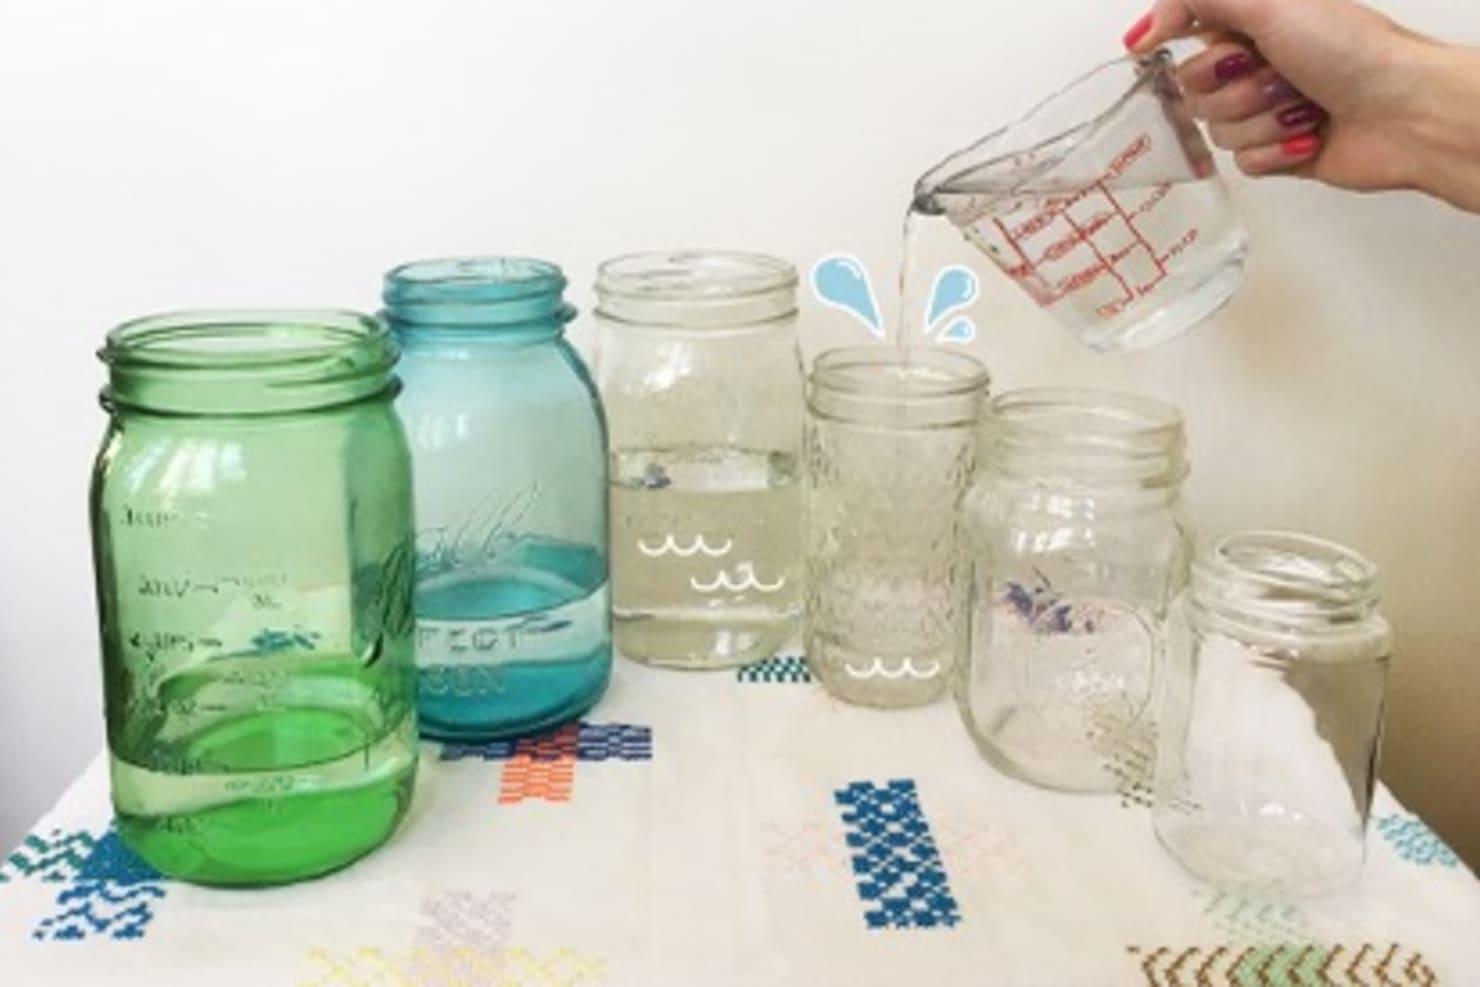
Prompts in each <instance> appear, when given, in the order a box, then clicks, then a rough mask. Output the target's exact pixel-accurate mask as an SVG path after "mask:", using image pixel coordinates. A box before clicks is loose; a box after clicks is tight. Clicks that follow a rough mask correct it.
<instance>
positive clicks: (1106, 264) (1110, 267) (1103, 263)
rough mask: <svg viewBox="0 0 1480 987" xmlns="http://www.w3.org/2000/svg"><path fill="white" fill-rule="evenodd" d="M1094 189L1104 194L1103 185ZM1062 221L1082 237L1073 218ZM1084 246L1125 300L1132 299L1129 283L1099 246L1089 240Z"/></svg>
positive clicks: (1107, 195)
mask: <svg viewBox="0 0 1480 987" xmlns="http://www.w3.org/2000/svg"><path fill="white" fill-rule="evenodd" d="M1096 187H1098V188H1099V189H1100V191H1102V192H1104V186H1103V185H1098V184H1097V186H1096ZM1106 197H1107V198H1110V196H1109V193H1106ZM1110 201H1111V202H1114V201H1115V200H1114V199H1113V198H1110ZM1116 208H1117V209H1119V208H1120V207H1119V206H1116ZM1064 221H1065V222H1066V223H1068V224H1069V226H1070V227H1072V228H1073V230H1074V232H1075V233H1076V234H1078V235H1080V236H1084V230H1083V229H1082V228H1081V227H1080V226H1079V224H1078V223H1076V222H1074V219H1073V217H1071V216H1068V215H1065V216H1064ZM1084 245H1085V246H1086V247H1088V248H1089V249H1090V250H1091V251H1093V252H1094V255H1095V260H1097V261H1099V262H1100V264H1099V266H1100V267H1101V268H1102V269H1103V270H1104V271H1106V272H1107V273H1108V274H1109V275H1110V276H1111V277H1112V278H1114V279H1115V281H1116V283H1117V284H1119V285H1120V287H1121V290H1122V291H1124V292H1125V297H1126V299H1127V300H1129V299H1131V298H1132V297H1134V295H1133V293H1132V292H1131V284H1130V282H1129V281H1127V280H1126V279H1125V276H1124V275H1123V274H1121V273H1120V271H1118V270H1116V268H1115V264H1114V263H1113V262H1111V261H1108V260H1106V259H1105V255H1104V254H1102V253H1100V248H1099V245H1098V244H1096V243H1095V242H1094V241H1093V240H1090V239H1086V240H1085V241H1084ZM1090 280H1091V281H1093V280H1094V279H1093V278H1091V279H1090ZM1071 290H1073V289H1069V288H1064V289H1062V294H1068V293H1069V292H1070V291H1071Z"/></svg>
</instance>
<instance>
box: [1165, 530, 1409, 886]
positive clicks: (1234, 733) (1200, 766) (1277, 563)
mask: <svg viewBox="0 0 1480 987" xmlns="http://www.w3.org/2000/svg"><path fill="white" fill-rule="evenodd" d="M1376 579H1377V567H1376V566H1374V565H1373V564H1372V563H1371V562H1369V561H1367V560H1366V559H1365V558H1363V557H1362V556H1360V555H1358V554H1357V553H1356V552H1354V551H1352V550H1351V549H1349V548H1346V547H1344V546H1341V545H1337V544H1334V543H1332V542H1329V541H1324V540H1322V539H1319V538H1312V537H1310V536H1308V535H1300V534H1291V533H1287V532H1274V531H1250V532H1242V533H1239V534H1234V535H1229V536H1227V537H1225V538H1223V539H1221V540H1220V541H1218V542H1217V543H1216V544H1215V545H1213V546H1212V548H1211V550H1209V551H1208V552H1206V553H1205V554H1203V555H1202V556H1201V557H1199V559H1198V560H1197V562H1196V564H1194V566H1193V569H1192V581H1191V584H1190V585H1189V587H1188V590H1187V593H1186V594H1185V595H1184V596H1183V599H1182V601H1181V603H1180V605H1179V606H1178V608H1177V617H1176V619H1175V620H1174V621H1173V629H1174V632H1173V635H1172V644H1171V647H1170V648H1169V656H1168V662H1167V672H1166V675H1165V687H1164V690H1163V695H1162V699H1161V703H1160V712H1159V716H1158V722H1159V739H1158V756H1157V768H1156V801H1155V808H1154V810H1153V820H1154V822H1155V826H1156V832H1157V835H1158V836H1159V838H1160V839H1161V842H1162V843H1163V845H1165V846H1166V848H1167V849H1168V850H1169V851H1171V853H1172V855H1173V856H1174V857H1176V858H1177V860H1179V861H1181V863H1182V864H1183V865H1184V866H1185V867H1186V868H1187V869H1188V870H1189V871H1191V872H1192V873H1193V874H1195V875H1197V876H1198V877H1201V878H1204V879H1206V880H1208V881H1211V882H1214V883H1216V884H1218V885H1221V886H1224V887H1231V888H1237V889H1241V890H1247V891H1251V892H1257V893H1262V894H1317V893H1323V892H1328V891H1333V890H1337V889H1339V888H1341V887H1343V886H1345V885H1348V884H1350V883H1352V882H1353V881H1354V880H1355V879H1356V878H1357V876H1358V875H1359V873H1360V871H1361V868H1362V862H1363V856H1364V849H1363V848H1364V842H1365V836H1366V826H1367V814H1368V810H1369V809H1370V807H1371V804H1372V789H1373V786H1374V784H1375V783H1376V770H1377V755H1378V747H1379V744H1380V741H1381V736H1382V725H1383V714H1384V710H1385V705H1386V695H1387V671H1388V662H1389V658H1390V656H1391V653H1392V633H1391V631H1390V629H1389V627H1388V624H1387V621H1385V620H1384V619H1383V618H1382V615H1381V614H1379V613H1378V611H1377V590H1376Z"/></svg>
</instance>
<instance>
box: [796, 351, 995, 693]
mask: <svg viewBox="0 0 1480 987" xmlns="http://www.w3.org/2000/svg"><path fill="white" fill-rule="evenodd" d="M986 390H987V372H986V369H985V368H984V367H982V365H981V364H980V363H978V362H977V361H976V360H975V359H973V358H972V357H970V356H968V355H966V354H965V353H960V352H956V351H952V350H946V349H905V348H900V347H894V346H861V347H850V348H845V349H836V350H829V351H827V352H826V353H823V354H821V355H820V356H818V358H817V360H816V363H815V364H814V365H813V367H812V375H811V378H810V381H809V386H808V391H807V403H808V417H807V487H806V489H807V494H806V512H805V513H806V539H805V544H806V565H807V616H806V628H807V630H806V636H805V641H806V656H807V664H808V665H809V666H810V667H811V669H812V671H813V673H814V674H815V675H816V676H817V677H818V679H819V681H821V682H822V684H823V685H824V686H825V687H826V688H827V690H828V691H829V692H831V693H832V694H833V695H835V696H838V697H839V698H841V699H844V700H847V701H849V702H855V703H861V704H864V705H869V706H885V707H900V706H917V705H920V704H922V703H928V702H932V701H934V700H936V699H939V698H940V697H941V696H942V695H944V693H945V692H946V689H947V688H948V685H949V683H950V681H951V677H952V674H953V672H954V670H955V668H956V665H957V663H958V662H959V661H961V660H962V659H963V658H964V657H965V653H966V639H967V602H968V599H969V590H970V568H969V567H968V565H967V555H966V551H965V549H966V540H965V537H964V529H963V526H962V516H961V504H962V501H963V500H964V499H965V497H966V492H967V490H968V488H969V487H970V485H971V477H972V470H973V468H974V464H975V458H976V446H975V439H976V427H977V420H978V418H979V416H980V413H981V409H982V401H983V399H984V398H985V397H986Z"/></svg>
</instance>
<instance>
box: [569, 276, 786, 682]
mask: <svg viewBox="0 0 1480 987" xmlns="http://www.w3.org/2000/svg"><path fill="white" fill-rule="evenodd" d="M596 291H597V295H598V296H599V298H600V307H599V308H598V310H597V316H598V323H599V328H600V338H599V348H598V352H597V359H596V364H597V376H598V379H599V381H600V383H601V391H602V396H603V398H604V399H605V401H606V406H607V410H608V412H609V414H610V415H611V427H612V476H611V511H612V558H613V592H614V598H613V608H614V613H615V618H616V640H617V645H618V648H619V650H620V651H621V652H622V653H623V654H625V655H627V656H628V657H630V658H633V659H635V660H638V661H642V662H648V663H651V664H656V665H668V666H675V667H683V668H719V667H726V666H732V665H738V664H744V663H746V662H750V661H757V660H759V659H762V658H766V657H768V656H769V655H771V654H772V653H773V652H775V651H776V649H777V648H779V647H780V646H781V645H783V644H784V643H785V642H786V641H787V640H788V639H789V638H791V637H792V635H793V634H794V633H795V631H796V628H797V623H798V617H799V614H800V609H801V587H800V585H799V584H800V579H801V572H800V565H799V556H800V552H799V549H798V545H797V541H798V534H799V531H798V527H799V522H798V515H799V511H800V454H801V443H802V379H801V360H800V356H799V354H798V349H797V330H796V313H797V309H796V271H795V270H794V269H793V268H792V266H791V265H790V264H788V263H786V262H785V261H780V260H776V259H774V258H770V257H763V256H759V255H754V254H744V253H731V252H705V251H682V252H677V253H671V254H665V253H657V254H639V255H634V256H631V257H621V258H617V259H616V260H612V261H608V262H607V263H606V264H603V265H602V267H601V272H600V276H599V279H598V281H597V285H596Z"/></svg>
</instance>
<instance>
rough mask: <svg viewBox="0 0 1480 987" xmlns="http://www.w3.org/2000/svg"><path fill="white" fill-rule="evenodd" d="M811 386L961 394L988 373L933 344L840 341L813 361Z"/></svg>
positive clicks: (925, 397) (900, 395)
mask: <svg viewBox="0 0 1480 987" xmlns="http://www.w3.org/2000/svg"><path fill="white" fill-rule="evenodd" d="M811 382H812V386H813V387H815V388H820V389H822V390H826V391H831V392H834V393H836V394H839V395H847V396H849V397H856V398H877V399H881V400H882V399H888V400H892V401H930V400H936V399H942V400H943V399H950V398H959V397H962V396H965V395H970V394H975V393H976V392H978V391H981V390H982V389H983V388H985V387H987V386H988V385H989V383H990V375H989V374H988V372H987V368H986V367H985V366H983V365H982V363H981V361H980V360H978V359H976V358H975V357H973V356H971V355H970V354H968V353H961V352H958V351H955V350H946V349H941V348H939V347H933V346H910V347H902V346H840V347H835V348H833V349H829V350H824V351H823V352H822V353H820V354H818V356H817V359H816V360H814V361H813V362H812V373H811Z"/></svg>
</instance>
